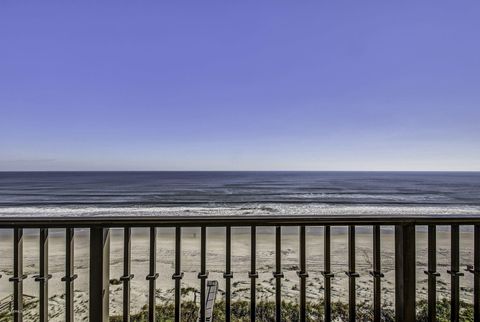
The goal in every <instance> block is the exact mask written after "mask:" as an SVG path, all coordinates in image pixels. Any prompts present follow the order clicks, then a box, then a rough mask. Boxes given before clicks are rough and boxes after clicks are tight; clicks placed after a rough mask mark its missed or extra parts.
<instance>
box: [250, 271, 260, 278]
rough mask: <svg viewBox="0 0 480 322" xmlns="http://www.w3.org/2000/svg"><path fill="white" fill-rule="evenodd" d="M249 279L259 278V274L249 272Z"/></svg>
mask: <svg viewBox="0 0 480 322" xmlns="http://www.w3.org/2000/svg"><path fill="white" fill-rule="evenodd" d="M248 277H250V278H258V272H248Z"/></svg>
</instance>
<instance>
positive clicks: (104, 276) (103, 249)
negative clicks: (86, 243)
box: [89, 227, 110, 322]
mask: <svg viewBox="0 0 480 322" xmlns="http://www.w3.org/2000/svg"><path fill="white" fill-rule="evenodd" d="M109 287H110V229H108V228H102V227H93V228H91V229H90V283H89V290H90V292H89V306H90V310H89V315H90V321H95V322H97V321H98V322H107V321H108V320H109Z"/></svg>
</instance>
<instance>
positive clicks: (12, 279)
mask: <svg viewBox="0 0 480 322" xmlns="http://www.w3.org/2000/svg"><path fill="white" fill-rule="evenodd" d="M27 277H28V275H22V276H13V277H10V278H9V279H8V280H9V281H10V282H14V283H18V282H21V281H23V280H24V279H26V278H27Z"/></svg>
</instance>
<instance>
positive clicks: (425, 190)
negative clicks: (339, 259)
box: [0, 172, 480, 216]
mask: <svg viewBox="0 0 480 322" xmlns="http://www.w3.org/2000/svg"><path fill="white" fill-rule="evenodd" d="M338 214H353V215H354V214H379V215H388V214H391V215H421V214H429V215H446V214H472V215H473V214H480V172H0V216H108V215H128V216H135V215H165V216H167V215H168V216H170V215H172V216H174V215H250V216H251V215H258V216H262V215H279V216H281V215H338Z"/></svg>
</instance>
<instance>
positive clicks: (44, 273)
mask: <svg viewBox="0 0 480 322" xmlns="http://www.w3.org/2000/svg"><path fill="white" fill-rule="evenodd" d="M39 241H40V245H39V249H40V256H39V259H40V272H39V274H38V275H36V276H34V278H35V281H36V282H39V283H40V285H39V289H40V301H39V306H40V310H39V311H40V312H39V313H40V315H39V320H40V322H46V321H48V280H49V279H50V278H52V275H50V274H48V229H47V228H42V229H40V238H39Z"/></svg>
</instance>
